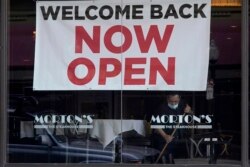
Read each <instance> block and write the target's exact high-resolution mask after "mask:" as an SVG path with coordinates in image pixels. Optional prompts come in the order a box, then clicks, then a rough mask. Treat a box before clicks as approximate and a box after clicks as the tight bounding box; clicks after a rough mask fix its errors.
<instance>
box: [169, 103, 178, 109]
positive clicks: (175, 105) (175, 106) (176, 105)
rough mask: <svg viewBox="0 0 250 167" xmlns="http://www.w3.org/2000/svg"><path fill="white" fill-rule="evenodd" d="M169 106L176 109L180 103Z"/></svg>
mask: <svg viewBox="0 0 250 167" xmlns="http://www.w3.org/2000/svg"><path fill="white" fill-rule="evenodd" d="M168 107H169V108H171V109H174V110H175V109H177V108H178V104H168Z"/></svg>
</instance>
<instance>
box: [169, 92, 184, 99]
mask: <svg viewBox="0 0 250 167" xmlns="http://www.w3.org/2000/svg"><path fill="white" fill-rule="evenodd" d="M175 95H178V96H179V97H181V95H180V93H179V92H178V91H169V92H167V93H166V96H167V98H169V97H170V96H175Z"/></svg>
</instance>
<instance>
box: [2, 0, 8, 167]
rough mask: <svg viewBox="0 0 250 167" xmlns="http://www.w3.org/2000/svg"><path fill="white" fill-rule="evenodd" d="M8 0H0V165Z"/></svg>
mask: <svg viewBox="0 0 250 167" xmlns="http://www.w3.org/2000/svg"><path fill="white" fill-rule="evenodd" d="M8 9H9V8H8V0H2V1H1V43H0V50H1V57H0V78H1V82H0V93H1V96H0V136H1V137H0V150H1V151H0V165H1V167H3V166H4V164H5V163H6V143H7V140H6V138H7V130H6V128H7V98H8V96H7V93H8V91H7V69H8V68H7V65H8V62H7V59H8V56H7V55H8V40H7V39H8Z"/></svg>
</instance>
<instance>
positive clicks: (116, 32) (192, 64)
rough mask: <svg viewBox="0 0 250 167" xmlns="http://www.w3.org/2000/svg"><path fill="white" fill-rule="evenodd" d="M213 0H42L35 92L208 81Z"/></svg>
mask: <svg viewBox="0 0 250 167" xmlns="http://www.w3.org/2000/svg"><path fill="white" fill-rule="evenodd" d="M210 15H211V2H210V0H164V1H162V0H153V1H150V0H148V1H145V0H138V1H135V0H122V1H118V0H97V1H96V0H95V1H60V2H59V1H37V9H36V51H35V70H34V83H33V84H34V85H33V87H34V90H184V91H204V90H206V85H207V75H208V62H209V39H210Z"/></svg>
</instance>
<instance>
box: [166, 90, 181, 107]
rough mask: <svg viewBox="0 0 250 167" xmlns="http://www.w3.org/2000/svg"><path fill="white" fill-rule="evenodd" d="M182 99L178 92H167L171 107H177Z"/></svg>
mask: <svg viewBox="0 0 250 167" xmlns="http://www.w3.org/2000/svg"><path fill="white" fill-rule="evenodd" d="M180 100H181V96H180V95H179V93H178V92H170V93H168V94H167V103H168V106H169V107H170V108H171V109H177V108H178V105H179V102H180Z"/></svg>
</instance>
